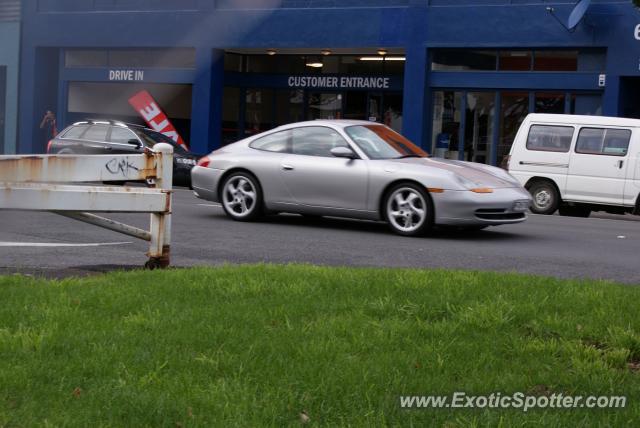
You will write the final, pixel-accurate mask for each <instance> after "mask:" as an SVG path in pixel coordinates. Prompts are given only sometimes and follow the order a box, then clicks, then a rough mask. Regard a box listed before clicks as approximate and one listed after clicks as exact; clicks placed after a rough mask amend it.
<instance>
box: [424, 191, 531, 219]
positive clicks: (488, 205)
mask: <svg viewBox="0 0 640 428" xmlns="http://www.w3.org/2000/svg"><path fill="white" fill-rule="evenodd" d="M431 196H432V199H433V203H434V208H435V212H436V218H435V223H436V224H441V225H458V226H464V225H489V226H490V225H499V224H510V223H520V222H523V221H525V220H526V219H527V214H526V212H527V210H528V206H529V204H530V203H531V195H529V192H527V191H526V190H525V189H522V188H517V187H516V188H508V189H494V191H493V193H474V192H471V191H455V190H447V191H445V192H443V193H433V194H432V195H431ZM518 205H519V206H518Z"/></svg>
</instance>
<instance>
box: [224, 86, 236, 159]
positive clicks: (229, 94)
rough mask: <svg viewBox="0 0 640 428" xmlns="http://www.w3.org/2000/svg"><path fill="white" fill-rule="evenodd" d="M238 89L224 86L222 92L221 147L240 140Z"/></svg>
mask: <svg viewBox="0 0 640 428" xmlns="http://www.w3.org/2000/svg"><path fill="white" fill-rule="evenodd" d="M239 116H240V89H239V88H232V87H230V86H225V87H224V89H223V91H222V145H223V146H224V145H227V144H230V143H233V142H234V141H237V140H238V139H239V138H240V130H239V129H240V127H239V126H240V125H239V123H238V122H239Z"/></svg>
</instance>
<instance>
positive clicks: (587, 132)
mask: <svg viewBox="0 0 640 428" xmlns="http://www.w3.org/2000/svg"><path fill="white" fill-rule="evenodd" d="M630 139H631V131H630V130H628V129H606V128H582V129H581V130H580V133H579V134H578V143H577V144H576V153H585V154H591V155H609V156H626V155H627V151H628V150H629V140H630Z"/></svg>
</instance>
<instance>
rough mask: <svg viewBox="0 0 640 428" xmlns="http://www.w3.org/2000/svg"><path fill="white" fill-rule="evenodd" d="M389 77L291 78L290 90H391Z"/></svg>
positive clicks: (288, 81)
mask: <svg viewBox="0 0 640 428" xmlns="http://www.w3.org/2000/svg"><path fill="white" fill-rule="evenodd" d="M390 80H391V79H390V78H389V77H350V76H289V79H288V80H287V83H288V84H289V87H290V88H333V89H389V87H390Z"/></svg>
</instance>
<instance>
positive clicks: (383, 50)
mask: <svg viewBox="0 0 640 428" xmlns="http://www.w3.org/2000/svg"><path fill="white" fill-rule="evenodd" d="M387 53H388V52H387V50H386V49H378V55H382V56H385V55H386V54H387Z"/></svg>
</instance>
